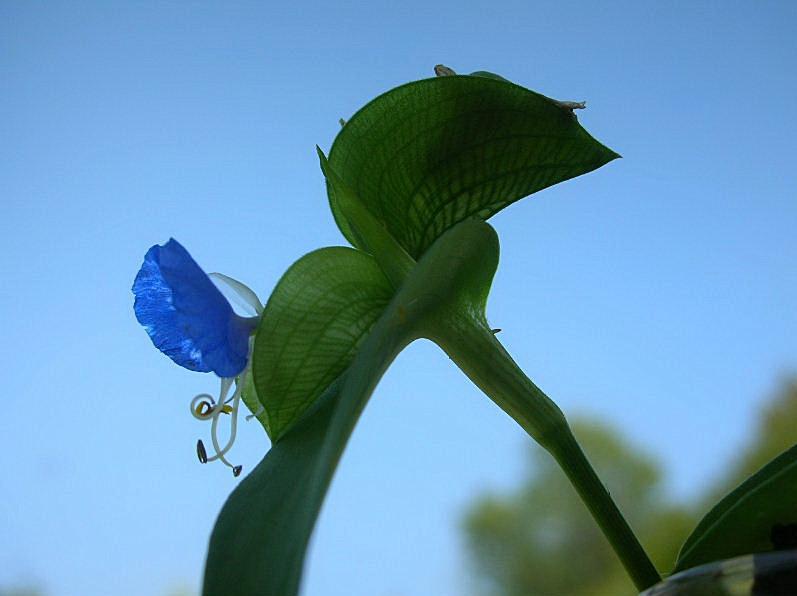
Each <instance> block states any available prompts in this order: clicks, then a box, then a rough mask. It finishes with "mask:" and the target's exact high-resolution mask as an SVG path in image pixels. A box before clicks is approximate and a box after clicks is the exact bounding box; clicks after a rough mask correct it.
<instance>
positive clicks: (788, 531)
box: [769, 524, 797, 550]
mask: <svg viewBox="0 0 797 596" xmlns="http://www.w3.org/2000/svg"><path fill="white" fill-rule="evenodd" d="M769 540H770V542H772V548H774V549H775V550H789V549H792V548H797V524H775V525H774V526H772V529H771V530H770V531H769Z"/></svg>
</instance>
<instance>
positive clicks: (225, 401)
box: [190, 366, 249, 477]
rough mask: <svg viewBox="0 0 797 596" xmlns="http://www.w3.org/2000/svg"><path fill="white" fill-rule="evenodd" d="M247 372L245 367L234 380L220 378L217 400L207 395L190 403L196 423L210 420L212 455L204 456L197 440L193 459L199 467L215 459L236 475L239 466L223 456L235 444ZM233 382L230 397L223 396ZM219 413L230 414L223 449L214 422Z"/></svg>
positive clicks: (200, 395)
mask: <svg viewBox="0 0 797 596" xmlns="http://www.w3.org/2000/svg"><path fill="white" fill-rule="evenodd" d="M248 372H249V366H247V367H246V368H245V369H244V370H243V371H241V374H240V375H239V376H238V377H235V378H233V377H225V378H222V379H221V387H220V388H219V397H218V399H214V398H213V396H212V395H210V394H208V393H200V394H199V395H196V396H195V397H194V398H193V399H192V400H191V408H190V409H191V415H192V416H193V417H194V418H196V419H197V420H201V421H203V422H204V421H208V420H210V421H211V426H210V438H211V441H212V445H213V454H212V455H208V453H207V450H206V449H205V444H204V443H203V442H202V441H201V440H199V441H197V457H198V458H199V461H200V462H201V463H203V464H206V463H208V462H212V461H216V460H219V461H221V462H222V463H223V464H224V465H226V466H227V467H229V468H231V469H232V473H233V475H234V476H236V477H237V476H239V475H240V473H241V471H242V470H243V467H242V466H240V465H233V464H232V463H230V462H229V461H228V460H227V458H226V457H225V455H226V454H227V452H228V451H229V450H230V449H231V448H232V446H233V443H235V437H236V434H237V431H238V409H239V406H240V403H241V394H242V393H243V388H244V379H245V378H246V375H247V374H248ZM233 382H234V383H235V391H234V392H233V394H232V395H231V396H230V397H227V394H228V393H229V391H230V387H231V386H232V384H233ZM220 414H229V415H230V418H231V419H230V436H229V438H228V439H227V442H226V443H225V445H224V447H222V446H221V443H220V441H219V437H218V422H219V415H220Z"/></svg>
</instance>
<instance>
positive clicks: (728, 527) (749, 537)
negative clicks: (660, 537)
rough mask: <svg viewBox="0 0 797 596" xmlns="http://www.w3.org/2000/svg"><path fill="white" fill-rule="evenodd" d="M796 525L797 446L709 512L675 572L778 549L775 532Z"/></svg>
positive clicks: (694, 532)
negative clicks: (779, 528) (782, 527)
mask: <svg viewBox="0 0 797 596" xmlns="http://www.w3.org/2000/svg"><path fill="white" fill-rule="evenodd" d="M795 523H797V445H796V446H794V447H792V448H791V449H789V450H787V451H785V452H784V453H782V454H780V455H779V456H778V457H776V458H775V459H773V460H772V461H771V462H769V463H768V464H767V465H766V466H764V467H763V468H762V469H761V470H759V471H758V472H756V473H755V474H754V475H753V476H751V477H750V478H748V479H747V480H746V481H745V482H743V483H742V484H741V485H739V487H738V488H736V489H735V490H734V491H733V492H731V493H730V494H729V495H727V496H726V497H725V498H723V499H722V500H721V501H720V502H719V503H717V505H716V506H715V507H714V508H713V509H712V510H711V511H709V513H708V514H707V515H706V516H705V517H704V518H703V519H702V520H701V522H700V523H699V524H698V525H697V527H696V528H695V530H694V531H693V532H692V534H691V535H690V536H689V538H687V540H686V542H685V543H684V545H683V547H682V548H681V553H680V554H679V555H678V562H677V563H676V565H675V570H676V571H681V570H683V569H688V568H690V567H694V566H696V565H701V564H703V563H709V562H711V561H716V560H719V559H727V558H730V557H735V556H738V555H743V554H747V553H758V552H765V551H770V550H773V549H774V548H775V545H773V543H772V535H773V528H775V527H776V526H777V525H780V526H788V525H790V524H795ZM775 533H777V529H775Z"/></svg>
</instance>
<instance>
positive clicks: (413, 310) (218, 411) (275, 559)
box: [133, 66, 797, 596]
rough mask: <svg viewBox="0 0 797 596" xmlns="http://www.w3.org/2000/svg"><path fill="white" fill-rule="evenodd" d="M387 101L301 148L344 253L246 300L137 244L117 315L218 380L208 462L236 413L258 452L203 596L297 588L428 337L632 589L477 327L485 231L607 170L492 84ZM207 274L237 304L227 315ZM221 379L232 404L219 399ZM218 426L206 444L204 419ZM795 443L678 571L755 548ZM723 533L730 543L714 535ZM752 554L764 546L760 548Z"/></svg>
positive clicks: (417, 92) (546, 425) (584, 140)
mask: <svg viewBox="0 0 797 596" xmlns="http://www.w3.org/2000/svg"><path fill="white" fill-rule="evenodd" d="M435 70H436V73H437V74H438V77H436V78H432V79H426V80H421V81H417V82H414V83H409V84H407V85H402V86H400V87H397V88H395V89H393V90H391V91H389V92H387V93H385V94H383V95H381V96H379V97H378V98H376V99H375V100H373V101H372V102H370V103H369V104H367V105H366V106H365V107H364V108H362V109H361V110H360V111H359V112H357V114H355V115H354V116H353V117H352V118H351V119H350V120H349V121H348V122H344V123H343V127H342V129H341V131H340V133H339V135H338V136H337V138H336V140H335V142H334V144H333V146H332V148H331V150H330V153H329V158H328V159H327V157H326V155H324V153H323V152H321V150H320V149H319V151H318V153H319V158H320V162H321V169H322V171H323V173H324V176H325V178H326V182H327V190H328V195H329V202H330V207H331V209H332V213H333V216H334V218H335V221H336V223H337V225H338V227H339V228H340V230H341V232H342V233H343V235H344V236H345V237H346V239H347V240H348V241H349V243H350V244H351V247H329V248H322V249H319V250H316V251H314V252H312V253H310V254H308V255H305V256H304V257H302V258H301V259H299V260H298V261H297V262H296V263H295V264H294V265H293V266H291V267H290V268H289V269H288V271H287V272H286V273H285V274H284V275H283V277H282V278H281V279H280V281H279V282H278V283H277V285H276V287H275V288H274V290H273V291H272V293H271V296H270V298H269V299H268V302H267V304H266V305H265V307H264V306H262V305H261V304H260V302H259V301H258V300H257V297H256V296H255V295H254V293H253V292H252V291H251V290H249V289H248V288H246V286H244V285H243V284H241V283H240V282H236V281H235V280H231V279H230V278H226V277H224V276H219V275H213V274H211V275H210V276H209V275H206V274H205V273H204V272H203V271H202V269H201V268H200V267H199V266H198V265H197V264H196V263H195V262H194V260H193V259H192V258H191V257H190V255H189V254H188V252H187V251H186V250H185V249H184V248H183V247H182V246H181V245H180V244H179V243H177V242H176V241H175V240H170V241H169V242H167V243H166V244H165V245H163V246H153V247H152V248H151V249H150V250H149V251H148V252H147V254H146V257H145V259H144V264H143V266H142V268H141V270H140V271H139V273H138V276H137V277H136V280H135V283H134V285H133V292H134V294H135V297H136V298H135V312H136V316H137V318H138V320H139V322H140V323H141V324H142V325H143V326H144V327H145V329H146V330H147V332H148V334H149V336H150V338H151V339H152V341H153V343H154V344H155V346H156V347H157V348H158V349H160V350H161V351H163V352H164V353H165V354H166V355H168V356H169V357H170V358H172V360H174V361H175V362H176V363H177V364H179V365H180V366H183V367H185V368H188V369H190V370H195V371H202V372H213V373H215V374H216V375H217V376H219V377H220V379H221V381H220V384H221V386H220V392H219V395H218V397H216V398H214V397H211V396H210V395H207V394H202V395H199V396H197V397H195V398H194V400H193V401H192V402H191V412H192V414H193V415H194V416H196V417H197V418H200V419H202V420H210V421H212V427H211V436H212V445H213V454H212V456H208V453H207V451H206V449H205V446H204V443H202V442H201V441H200V442H199V443H198V444H197V453H198V456H199V459H200V461H202V462H208V461H211V460H216V459H218V460H220V461H222V462H224V463H225V464H227V465H229V466H230V467H231V468H232V469H233V472H234V473H235V475H236V476H237V475H238V474H239V473H240V471H241V468H240V467H238V466H233V465H232V464H231V463H230V462H229V461H228V459H227V458H226V455H227V453H228V451H229V449H230V447H231V446H232V441H233V439H234V437H235V430H236V420H237V414H238V409H239V403H240V401H244V402H245V403H246V405H247V406H248V407H249V408H250V410H251V412H252V416H254V417H256V418H257V419H258V420H259V421H260V422H261V424H262V425H263V427H264V429H265V431H266V432H267V433H268V435H269V436H270V438H271V440H272V447H271V449H270V450H269V452H268V453H267V454H266V455H265V457H264V458H263V460H262V461H261V463H260V464H258V465H257V467H256V468H255V469H254V470H253V471H252V472H251V473H250V474H249V475H248V476H247V477H246V478H244V479H243V480H242V481H241V483H240V484H239V485H238V487H237V488H236V489H235V490H234V491H233V493H232V494H231V495H230V497H229V499H228V501H227V503H226V504H225V506H224V508H223V509H222V511H221V513H220V515H219V518H218V520H217V522H216V525H215V528H214V530H213V534H212V536H211V541H210V548H209V552H208V558H207V565H206V569H205V582H204V594H206V595H207V596H215V595H220V596H221V595H224V596H230V595H231V596H235V595H241V596H243V595H250V594H264V595H269V596H292V595H295V594H296V593H297V592H298V589H299V585H300V580H301V573H302V567H303V561H304V555H305V551H306V548H307V543H308V540H309V537H310V534H311V532H312V529H313V526H314V523H315V520H316V517H317V515H318V512H319V509H320V507H321V503H322V501H323V498H324V495H325V493H326V490H327V488H328V486H329V483H330V480H331V478H332V475H333V473H334V470H335V467H336V465H337V463H338V461H339V459H340V457H341V455H342V453H343V451H344V448H345V445H346V442H347V440H348V438H349V436H350V434H351V432H352V430H353V428H354V425H355V424H356V422H357V419H358V418H359V415H360V413H361V412H362V410H363V408H364V407H365V405H366V403H367V401H368V399H369V397H370V396H371V394H372V392H373V391H374V389H375V387H376V385H377V383H378V381H379V379H380V377H381V376H382V374H383V373H384V372H385V370H386V369H387V368H388V366H389V365H390V363H391V362H392V360H393V359H394V358H395V357H396V355H397V354H398V353H399V352H400V351H401V350H402V349H403V348H404V347H405V346H407V345H408V344H409V343H411V342H412V341H414V340H415V339H418V338H427V339H430V340H432V341H433V342H435V343H436V344H437V345H439V346H440V348H441V349H442V350H444V351H445V352H446V353H447V354H448V356H449V357H450V358H451V359H452V360H453V361H454V362H455V363H456V364H457V366H459V368H460V369H461V370H462V371H463V372H464V373H465V374H466V375H467V376H468V377H469V378H470V379H471V380H472V381H473V382H474V383H475V384H476V385H477V386H478V387H479V388H480V389H482V390H483V391H484V393H485V394H486V395H487V396H488V397H490V398H491V399H492V400H493V401H494V402H495V403H496V404H497V405H498V406H499V407H501V408H502V409H503V410H504V411H506V413H507V414H509V415H510V416H511V417H512V418H513V419H514V420H515V421H517V423H518V424H519V425H520V426H521V427H522V428H523V429H524V430H525V431H526V432H527V433H528V434H529V435H530V436H531V437H532V438H533V439H535V440H536V441H537V442H538V443H539V444H540V445H542V446H543V447H544V448H545V449H547V450H548V451H549V452H550V454H551V455H552V456H553V457H554V458H555V459H556V461H557V462H558V463H559V465H560V466H561V468H562V470H563V471H564V473H565V474H566V475H567V477H568V478H569V480H570V481H571V482H572V484H573V486H574V488H575V489H576V490H577V491H578V493H579V495H580V496H581V497H582V499H583V500H584V502H585V504H586V505H587V507H588V508H589V510H590V512H591V513H592V515H593V516H594V518H595V520H596V522H597V523H598V525H599V526H600V528H601V529H602V530H603V532H604V534H605V536H606V538H607V540H608V541H609V542H610V544H611V545H612V547H613V548H614V550H615V552H616V553H617V556H618V557H619V558H620V560H621V561H622V563H623V565H624V566H625V569H626V570H627V571H628V574H629V576H630V578H631V579H632V581H633V582H634V583H635V585H636V586H637V587H638V588H639V589H640V590H642V589H645V588H648V587H649V586H651V585H653V584H656V583H657V582H658V581H659V580H660V576H659V573H658V571H657V570H656V569H655V568H654V566H653V565H652V563H651V562H650V560H649V558H648V557H647V555H646V553H645V551H644V550H643V548H642V546H641V545H640V544H639V542H638V540H637V539H636V537H635V535H634V533H633V532H632V531H631V528H630V527H629V526H628V524H627V523H626V522H625V520H624V519H623V516H622V515H621V513H620V511H619V510H618V508H617V507H616V505H615V503H614V502H613V500H612V498H611V496H610V495H609V493H608V492H607V491H606V489H605V488H604V487H603V484H602V483H601V481H600V479H599V478H598V476H597V475H596V474H595V472H594V471H593V469H592V467H591V465H590V463H589V461H588V460H587V458H586V457H585V455H584V453H583V452H582V450H581V448H580V446H579V445H578V443H577V442H576V440H575V438H574V437H573V434H572V433H571V431H570V428H569V426H568V423H567V421H566V419H565V417H564V415H563V414H562V412H561V411H560V410H559V408H558V407H557V406H556V404H554V402H553V401H552V400H551V399H550V398H548V396H546V395H545V393H543V391H542V390H540V389H539V388H538V387H537V386H536V385H535V384H534V383H533V382H532V381H531V380H530V379H529V378H528V377H527V376H526V375H525V374H524V373H523V371H522V370H521V369H520V368H519V367H518V365H517V364H516V363H515V362H514V361H513V360H512V358H511V357H510V356H509V354H508V353H507V351H506V350H505V349H504V348H503V346H502V345H501V344H500V342H499V341H498V339H497V338H496V336H495V331H496V330H495V329H493V328H492V327H491V326H490V325H489V324H488V322H487V315H486V303H487V297H488V294H489V290H490V285H491V282H492V278H493V275H494V273H495V270H496V267H497V265H498V237H497V235H496V233H495V231H494V230H493V228H492V227H491V226H490V225H489V224H487V223H486V220H487V219H488V218H489V217H491V216H492V215H493V214H495V213H497V212H499V211H500V210H502V209H503V208H504V207H506V206H508V205H510V204H511V203H513V202H515V201H517V200H519V199H521V198H523V197H525V196H527V195H530V194H532V193H535V192H537V191H539V190H542V189H544V188H546V187H548V186H551V185H553V184H556V183H558V182H562V181H564V180H567V179H569V178H573V177H575V176H579V175H581V174H585V173H587V172H590V171H592V170H594V169H596V168H599V167H601V166H603V165H605V164H606V163H608V162H610V161H612V160H614V159H616V158H617V157H619V156H618V155H617V154H616V153H615V152H613V151H612V150H610V149H608V148H607V147H605V146H603V145H602V144H601V143H599V142H598V141H596V140H595V139H594V138H592V137H591V136H590V135H589V134H588V133H587V131H586V130H584V128H582V127H581V125H580V124H579V122H578V120H577V118H576V116H575V113H574V110H576V109H581V108H583V107H584V104H583V102H578V103H577V102H562V101H557V100H553V99H550V98H548V97H545V96H543V95H540V94H537V93H534V92H532V91H529V90H527V89H525V88H523V87H520V86H518V85H515V84H513V83H510V82H509V81H506V80H505V79H503V78H502V77H499V76H497V75H494V74H492V73H486V72H477V73H473V74H472V75H466V76H459V75H456V74H454V72H453V71H452V70H451V69H448V68H445V67H442V66H439V67H437V68H436V69H435ZM213 279H215V280H218V281H220V282H223V283H226V284H227V285H229V286H230V287H231V288H232V289H233V290H234V291H235V292H237V293H238V294H239V295H240V296H241V297H242V299H243V300H244V301H245V302H247V303H248V304H250V305H251V307H252V308H253V310H254V312H255V314H254V315H253V316H251V317H242V316H239V315H237V314H236V313H235V312H234V311H233V309H232V307H231V306H230V304H229V303H228V302H227V301H226V299H225V298H224V297H223V295H222V294H221V292H220V291H219V290H218V289H217V288H216V286H215V285H214V284H213V281H212V280H213ZM233 383H234V384H235V390H234V392H233V395H232V396H231V397H228V394H229V391H230V389H231V387H232V385H233ZM223 415H230V416H231V421H232V422H231V433H230V439H229V440H228V442H227V443H226V444H225V445H224V446H222V445H221V442H220V441H219V440H218V438H217V423H218V420H219V419H221V418H222V416H223ZM795 502H797V449H792V450H791V451H789V452H787V453H785V454H783V455H782V456H781V457H780V458H778V459H776V460H775V461H773V462H772V463H771V464H770V465H768V466H767V467H765V468H764V469H763V470H762V471H761V472H759V473H758V474H756V475H755V476H754V477H753V478H751V479H750V480H749V481H748V482H747V483H745V484H744V485H742V486H741V487H740V488H739V489H738V490H737V491H736V492H734V493H733V494H731V495H729V497H727V498H726V499H725V500H723V501H721V502H720V503H719V504H718V505H717V507H716V508H715V509H714V510H713V511H712V512H711V513H709V515H708V516H707V517H706V519H705V520H704V521H703V522H702V523H701V524H700V525H698V527H697V528H696V529H695V532H694V533H693V534H692V536H691V537H690V538H689V539H688V540H687V542H686V544H685V545H684V549H683V551H682V553H681V557H680V558H679V561H678V563H677V566H676V570H680V569H685V568H686V567H691V566H694V565H698V564H701V563H705V562H708V561H711V560H715V559H719V558H725V557H731V556H734V555H739V554H742V553H745V552H750V551H753V550H762V549H763V550H766V549H767V545H768V544H769V543H768V542H767V540H768V538H769V532H770V530H771V528H773V527H774V526H775V525H778V526H779V527H782V526H783V524H793V523H795V522H797V511H795V508H794V503H795ZM729 536H732V537H733V539H732V540H731V539H729ZM769 546H770V550H771V548H773V546H772V545H771V544H770V545H769Z"/></svg>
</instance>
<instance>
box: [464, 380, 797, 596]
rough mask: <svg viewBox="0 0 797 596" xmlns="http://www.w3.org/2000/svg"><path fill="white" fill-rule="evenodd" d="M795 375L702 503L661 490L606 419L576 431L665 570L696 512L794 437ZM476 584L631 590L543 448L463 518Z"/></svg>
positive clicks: (498, 592)
mask: <svg viewBox="0 0 797 596" xmlns="http://www.w3.org/2000/svg"><path fill="white" fill-rule="evenodd" d="M796 422H797V379H790V380H787V381H786V382H785V383H783V385H782V388H781V389H780V390H779V391H778V393H777V395H776V396H775V398H774V399H773V400H771V401H770V402H769V403H768V405H767V406H766V407H765V408H764V409H763V410H762V414H761V417H760V420H759V424H758V426H757V429H756V431H755V433H754V437H753V440H752V441H751V443H750V445H749V447H748V448H747V449H746V450H745V451H744V453H743V455H742V456H741V457H740V458H738V459H737V460H736V461H735V462H734V463H732V464H731V465H730V466H729V468H730V469H729V471H728V472H727V473H726V474H724V475H723V476H722V479H721V481H720V482H718V483H717V485H716V486H715V487H713V488H711V489H710V490H709V491H707V496H706V497H705V498H700V499H699V505H698V506H694V505H692V504H678V503H674V502H672V501H670V500H668V499H667V498H666V496H665V494H664V483H663V478H662V475H661V472H660V469H659V467H658V465H657V464H656V462H655V461H654V460H653V459H652V458H651V457H649V456H647V455H644V454H643V453H642V452H641V451H640V450H639V449H636V448H634V447H633V446H631V445H629V444H628V443H627V442H626V441H625V440H624V439H623V438H622V437H621V435H620V434H619V433H617V432H616V431H614V430H612V429H611V428H610V427H608V426H606V425H602V424H599V423H596V422H594V421H588V420H578V421H576V422H575V423H574V424H573V427H574V432H575V434H576V436H577V437H578V439H579V440H580V441H581V443H582V445H583V447H584V450H585V451H586V453H587V455H588V457H589V458H590V460H591V461H592V463H593V465H594V466H595V469H596V470H597V471H598V474H599V475H600V476H601V478H603V480H604V482H605V483H606V486H607V487H608V489H609V491H610V492H611V493H612V495H613V497H614V498H615V499H616V501H617V502H618V504H619V506H620V508H621V510H622V511H623V512H624V513H625V515H626V517H627V519H628V521H629V523H630V524H631V526H632V527H633V528H634V530H635V532H637V535H638V536H639V537H640V540H641V542H642V544H643V545H645V547H646V549H647V550H648V552H649V554H650V556H651V558H652V559H653V561H654V563H655V564H656V566H657V567H658V568H659V569H660V570H661V571H664V572H666V571H669V570H670V569H671V568H672V565H673V563H674V562H675V557H676V555H677V554H678V549H679V548H680V545H681V544H682V542H683V541H684V539H685V538H686V536H687V535H688V533H689V532H690V531H691V530H692V528H694V526H695V524H696V523H697V521H698V519H699V517H700V515H702V513H703V512H704V511H705V510H707V509H708V508H709V507H710V506H711V505H713V504H714V503H715V502H716V501H717V500H718V499H719V498H720V497H721V496H723V495H724V494H725V493H726V492H728V491H729V490H730V489H732V488H733V487H735V486H736V485H738V484H739V483H740V482H741V481H742V480H744V479H745V478H747V477H748V476H749V475H750V474H752V473H753V472H755V471H756V470H758V469H759V468H760V467H761V466H763V465H764V464H765V463H767V462H768V461H769V460H771V459H772V458H773V457H775V456H776V455H778V454H779V453H781V452H782V451H784V450H785V449H787V448H788V447H790V446H791V445H793V444H794V443H795V441H796V440H797V430H795V429H797V425H796V424H795V423H796ZM464 529H465V534H466V539H467V546H468V553H469V556H470V558H471V561H472V563H473V565H471V568H472V569H473V572H474V578H475V590H474V591H475V592H476V593H479V594H484V595H488V596H563V595H567V596H622V595H624V594H628V595H631V594H636V591H635V590H634V587H633V585H632V584H631V582H630V580H629V579H628V578H627V576H626V575H625V572H624V571H623V569H622V568H621V566H620V563H619V561H618V560H617V558H616V557H615V555H614V554H613V553H612V551H611V549H610V548H609V546H608V544H607V543H606V541H605V539H604V538H603V536H602V535H601V533H600V530H598V528H597V526H596V525H595V522H594V521H593V520H592V518H591V517H590V515H589V513H588V512H587V510H586V507H585V506H584V505H583V504H582V502H581V500H580V499H579V498H578V495H576V493H575V492H574V491H573V489H572V488H571V487H570V485H569V483H568V482H567V480H566V479H565V478H564V476H563V475H562V473H561V472H560V471H559V469H558V468H557V467H556V465H555V463H554V462H553V460H552V459H551V458H550V457H549V456H548V455H547V454H546V453H545V452H543V451H542V449H540V448H537V447H535V448H533V450H532V453H531V465H530V474H529V478H528V479H527V480H526V481H525V482H524V484H523V485H522V486H521V487H520V488H519V489H518V490H516V491H514V492H513V493H512V494H509V495H486V496H482V497H480V498H478V499H477V500H476V501H475V502H474V504H473V505H472V506H471V507H470V508H469V510H468V511H467V513H466V516H465V519H464Z"/></svg>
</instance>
